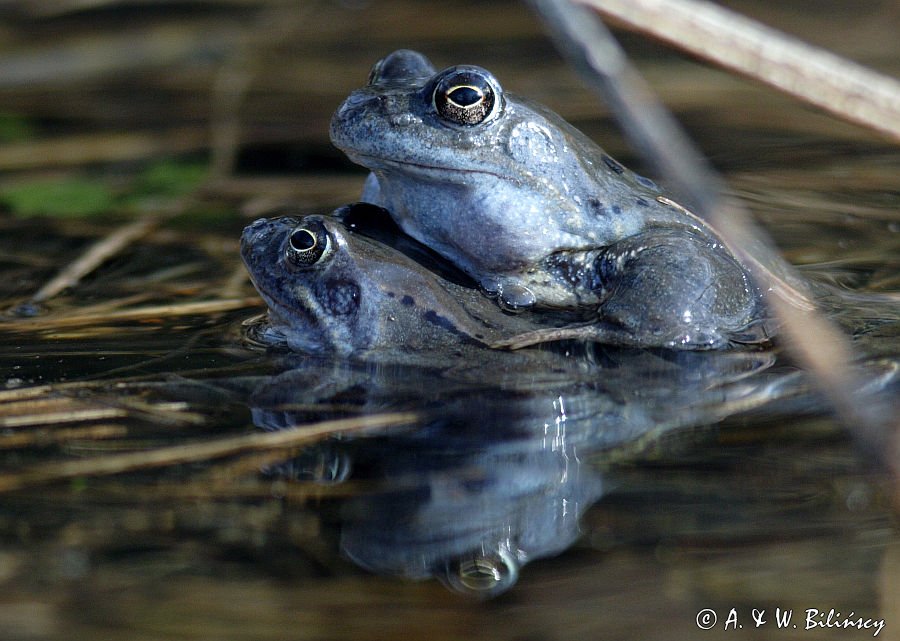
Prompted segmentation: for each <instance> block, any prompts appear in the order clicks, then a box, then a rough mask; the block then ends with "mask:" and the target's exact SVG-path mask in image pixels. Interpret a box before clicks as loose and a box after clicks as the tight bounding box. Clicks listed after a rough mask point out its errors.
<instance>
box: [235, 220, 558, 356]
mask: <svg viewBox="0 0 900 641" xmlns="http://www.w3.org/2000/svg"><path fill="white" fill-rule="evenodd" d="M241 257H242V259H243V261H244V264H245V266H246V268H247V271H248V272H249V275H250V279H251V281H252V283H253V285H254V286H255V288H256V289H257V291H258V292H259V294H260V296H261V297H262V298H263V300H264V302H265V303H266V305H267V306H268V312H267V315H266V317H265V318H264V319H263V322H261V323H257V324H251V325H252V326H253V327H254V328H255V329H254V331H253V332H252V334H253V336H252V339H253V340H252V342H255V343H256V344H261V345H264V346H267V347H276V348H286V349H287V350H289V351H292V352H300V353H304V354H315V355H324V354H331V355H342V356H353V357H360V358H365V357H368V356H372V355H381V356H382V357H384V358H385V359H393V360H397V361H404V362H408V361H416V360H417V359H418V358H419V357H421V358H423V359H427V358H432V359H434V358H435V357H436V356H443V357H456V356H466V355H468V356H473V357H474V356H475V355H477V354H478V353H479V352H481V351H483V350H486V349H488V348H491V347H494V346H497V347H499V346H500V344H501V343H503V342H504V341H509V340H511V339H514V337H515V336H522V335H527V334H528V333H529V332H530V331H539V330H540V329H551V328H554V327H555V328H557V329H562V328H563V327H565V325H566V324H567V323H571V319H568V318H564V317H556V318H550V317H548V316H545V315H544V316H540V317H531V318H529V317H528V316H527V315H510V314H506V313H504V312H503V311H502V310H501V309H500V308H498V307H497V306H496V305H495V304H493V302H491V301H490V300H489V299H487V298H485V297H484V296H483V294H482V293H481V292H480V291H479V289H478V287H477V286H476V285H475V283H474V282H472V281H471V279H469V278H468V277H467V276H466V275H465V274H463V273H462V272H460V271H459V270H457V269H456V268H455V267H453V266H452V265H450V264H449V263H447V262H446V261H444V260H443V259H442V258H440V257H439V256H437V255H436V254H434V253H433V252H432V251H431V250H429V249H428V248H426V247H423V246H421V245H420V244H419V243H417V242H416V241H414V240H413V239H410V238H407V237H405V236H403V235H402V234H401V233H400V232H399V230H398V229H397V228H396V227H395V226H393V223H392V221H391V220H390V217H389V216H388V215H387V212H386V211H385V210H384V209H382V208H380V207H377V206H375V205H372V204H368V203H354V204H350V205H345V206H342V207H339V208H338V209H336V210H334V211H333V212H331V214H304V213H302V212H299V211H297V210H296V209H294V208H291V207H285V208H280V209H277V210H275V211H273V212H271V216H268V217H265V218H260V219H258V220H256V221H255V222H253V223H251V224H250V225H248V226H247V227H246V228H245V229H244V231H243V233H242V235H241ZM554 340H555V339H554ZM537 342H546V341H543V340H542V341H537Z"/></svg>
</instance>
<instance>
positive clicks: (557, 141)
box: [331, 50, 580, 185]
mask: <svg viewBox="0 0 900 641" xmlns="http://www.w3.org/2000/svg"><path fill="white" fill-rule="evenodd" d="M573 132H574V130H573V129H572V128H571V127H570V126H569V125H568V124H566V123H565V121H563V120H562V119H561V118H560V117H559V116H557V115H556V114H554V113H553V112H551V111H549V110H547V109H544V108H543V107H540V106H538V105H535V104H532V103H530V102H528V101H526V100H524V99H521V98H518V97H516V96H513V95H510V94H508V93H505V92H504V91H503V89H502V87H501V86H500V83H499V82H498V81H497V79H496V78H495V77H494V76H493V74H491V72H489V71H487V70H486V69H483V68H481V67H477V66H474V65H457V66H453V67H449V68H447V69H444V70H443V71H439V72H438V71H436V70H435V68H434V67H433V66H432V65H431V63H430V62H429V61H428V59H427V58H425V57H424V56H423V55H421V54H419V53H416V52H414V51H408V50H400V51H395V52H394V53H392V54H390V55H389V56H387V57H386V58H384V59H382V60H380V61H379V62H378V63H376V65H375V66H374V67H373V68H372V71H371V73H370V74H369V81H368V84H367V85H366V86H365V87H363V88H362V89H358V90H356V91H354V92H353V93H351V94H350V96H349V97H348V98H347V99H346V100H345V101H344V103H343V104H342V105H341V106H340V107H339V108H338V110H337V111H336V112H335V114H334V116H333V118H332V121H331V140H332V142H333V143H334V145H335V146H337V147H338V148H339V149H341V150H342V151H344V152H345V153H346V154H347V155H348V157H349V158H350V159H351V160H353V161H354V162H356V163H358V164H361V165H363V166H365V167H368V168H369V169H372V170H374V171H375V172H376V173H379V172H385V173H393V174H403V175H404V176H405V177H407V178H411V179H414V180H419V181H424V182H430V183H431V184H435V183H440V184H452V183H456V184H471V183H472V181H475V180H486V181H494V180H504V181H512V182H513V183H515V184H517V185H523V184H527V183H530V182H538V181H540V182H543V181H547V180H550V181H552V180H553V177H554V174H556V173H557V172H560V171H562V170H563V169H562V168H561V167H555V166H556V165H559V164H561V163H565V162H566V155H565V154H563V151H564V149H565V148H566V147H567V146H571V144H572V141H570V136H572V135H573ZM575 134H577V132H575ZM577 135H579V136H580V134H577ZM575 144H579V143H577V142H576V143H575ZM554 167H555V168H554ZM566 173H567V174H568V175H571V174H572V171H571V170H567V171H566Z"/></svg>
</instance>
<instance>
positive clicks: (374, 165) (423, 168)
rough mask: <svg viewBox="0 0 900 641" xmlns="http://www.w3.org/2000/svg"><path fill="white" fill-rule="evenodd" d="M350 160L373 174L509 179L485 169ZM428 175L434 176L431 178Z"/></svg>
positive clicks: (365, 157) (380, 159) (366, 158)
mask: <svg viewBox="0 0 900 641" xmlns="http://www.w3.org/2000/svg"><path fill="white" fill-rule="evenodd" d="M350 158H351V160H353V162H355V163H356V164H358V165H362V166H363V167H366V168H368V169H371V170H372V171H374V172H376V173H377V172H378V170H379V169H390V170H394V171H399V172H403V173H406V174H414V175H424V176H426V177H429V178H433V179H435V180H441V181H445V182H450V181H448V180H447V177H446V174H448V173H449V174H457V175H459V176H472V175H484V176H491V177H493V178H496V179H497V180H507V181H508V180H510V178H509V177H507V176H503V175H501V174H498V173H496V172H493V171H487V170H485V169H461V168H459V167H447V166H443V165H426V164H424V163H416V162H408V161H404V160H395V159H393V158H383V157H380V156H372V155H369V154H353V155H352V156H351V157H350ZM430 174H434V175H433V176H432V175H430Z"/></svg>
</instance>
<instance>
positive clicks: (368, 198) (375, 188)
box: [359, 172, 384, 207]
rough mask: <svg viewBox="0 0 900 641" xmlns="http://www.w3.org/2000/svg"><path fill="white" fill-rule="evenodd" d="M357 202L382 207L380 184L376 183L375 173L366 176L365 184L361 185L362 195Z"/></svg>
mask: <svg viewBox="0 0 900 641" xmlns="http://www.w3.org/2000/svg"><path fill="white" fill-rule="evenodd" d="M359 200H360V201H361V202H364V203H372V204H373V205H378V206H380V207H384V202H383V200H384V199H383V196H382V195H381V184H380V183H379V182H378V176H376V175H375V172H369V175H368V176H366V182H365V183H364V184H363V190H362V195H361V196H360V197H359Z"/></svg>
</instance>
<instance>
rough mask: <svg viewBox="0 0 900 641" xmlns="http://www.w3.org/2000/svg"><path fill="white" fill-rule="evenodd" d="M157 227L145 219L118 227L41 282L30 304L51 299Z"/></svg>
mask: <svg viewBox="0 0 900 641" xmlns="http://www.w3.org/2000/svg"><path fill="white" fill-rule="evenodd" d="M157 224H159V221H158V219H157V218H155V217H146V218H141V219H140V220H136V221H134V222H132V223H129V224H127V225H124V226H122V227H119V228H118V229H117V230H115V231H114V232H113V233H111V234H110V235H108V236H106V237H105V238H103V239H102V240H100V241H98V242H96V243H94V244H93V245H91V247H90V248H89V249H88V250H87V251H86V252H85V253H83V254H82V255H81V256H80V257H79V258H78V259H77V260H76V261H75V262H73V263H71V264H69V266H68V267H66V268H65V269H63V270H62V271H61V272H59V274H57V275H56V276H55V277H54V278H52V279H51V280H49V281H48V282H47V283H45V284H44V286H43V287H41V288H40V289H39V290H38V291H37V293H35V294H34V296H32V297H31V303H32V304H39V303H42V302H44V301H46V300H48V299H50V298H53V297H54V296H56V295H57V294H59V293H60V292H62V291H63V290H66V289H68V288H69V287H73V286H74V285H76V284H78V282H79V281H80V280H81V279H82V278H84V277H85V276H87V275H88V274H90V273H91V272H92V271H94V270H95V269H97V267H98V266H99V265H101V264H102V263H104V262H105V261H107V260H108V259H109V258H111V257H112V256H115V255H116V254H118V253H119V252H120V251H122V250H123V249H124V248H126V247H128V246H129V245H130V244H131V243H133V242H134V241H135V240H137V239H139V238H142V237H143V236H146V235H147V234H148V233H150V231H152V230H153V229H154V228H155V227H156V225H157Z"/></svg>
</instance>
